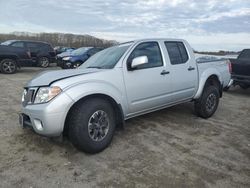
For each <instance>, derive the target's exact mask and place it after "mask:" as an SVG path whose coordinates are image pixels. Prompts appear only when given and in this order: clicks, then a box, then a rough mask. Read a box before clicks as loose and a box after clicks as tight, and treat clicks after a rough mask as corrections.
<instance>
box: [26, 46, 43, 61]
mask: <svg viewBox="0 0 250 188" xmlns="http://www.w3.org/2000/svg"><path fill="white" fill-rule="evenodd" d="M26 48H27V49H28V50H29V51H30V55H31V58H32V59H36V58H37V55H38V53H39V48H40V47H39V44H38V43H36V42H26Z"/></svg>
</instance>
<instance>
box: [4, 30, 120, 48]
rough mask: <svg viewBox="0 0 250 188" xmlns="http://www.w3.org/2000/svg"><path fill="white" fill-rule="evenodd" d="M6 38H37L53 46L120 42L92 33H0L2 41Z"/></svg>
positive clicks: (100, 45)
mask: <svg viewBox="0 0 250 188" xmlns="http://www.w3.org/2000/svg"><path fill="white" fill-rule="evenodd" d="M6 40H35V41H44V42H48V43H50V44H51V45H52V46H54V47H55V46H66V47H75V48H79V47H85V46H86V47H87V46H93V47H104V48H106V47H110V46H113V45H115V44H118V42H116V41H114V40H104V39H99V38H96V37H93V36H91V35H77V34H71V33H29V32H13V33H9V34H0V42H4V41H6Z"/></svg>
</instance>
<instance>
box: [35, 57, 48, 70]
mask: <svg viewBox="0 0 250 188" xmlns="http://www.w3.org/2000/svg"><path fill="white" fill-rule="evenodd" d="M49 64H50V61H49V58H48V57H39V58H38V66H39V67H42V68H47V67H48V66H49Z"/></svg>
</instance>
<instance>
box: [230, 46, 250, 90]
mask: <svg viewBox="0 0 250 188" xmlns="http://www.w3.org/2000/svg"><path fill="white" fill-rule="evenodd" d="M230 61H231V63H232V79H233V84H234V85H239V86H240V87H241V88H242V89H247V88H250V49H244V50H243V51H242V52H241V53H240V54H239V56H238V58H237V59H230Z"/></svg>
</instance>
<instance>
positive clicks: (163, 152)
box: [0, 68, 250, 187]
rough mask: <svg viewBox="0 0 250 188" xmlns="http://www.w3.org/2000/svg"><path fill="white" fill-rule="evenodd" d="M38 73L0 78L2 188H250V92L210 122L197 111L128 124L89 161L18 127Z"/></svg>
mask: <svg viewBox="0 0 250 188" xmlns="http://www.w3.org/2000/svg"><path fill="white" fill-rule="evenodd" d="M52 69H55V68H52ZM40 71H42V69H39V68H27V69H22V70H21V71H19V72H18V73H17V74H15V75H3V74H0V88H1V89H0V187H70V186H71V187H250V90H247V91H243V90H241V89H239V88H233V89H232V90H230V91H229V92H227V93H225V94H224V96H223V98H222V100H221V101H220V105H219V108H218V110H217V112H216V114H215V115H214V116H213V117H212V118H210V119H208V120H204V119H201V118H198V117H196V116H195V115H194V113H193V105H192V104H191V103H187V104H183V105H178V106H175V107H172V108H169V109H165V110H162V111H159V112H155V113H151V114H148V115H144V116H141V117H138V118H135V119H132V120H129V121H127V122H126V127H125V130H123V131H117V132H116V135H115V137H114V139H113V142H112V144H111V145H110V147H109V148H108V149H106V150H105V151H103V152H101V153H99V154H96V155H88V154H85V153H82V152H79V151H77V150H76V149H75V148H74V147H73V146H72V145H71V144H70V142H69V141H67V140H65V141H63V142H59V141H55V140H51V139H48V138H44V137H41V136H38V135H36V134H34V133H33V132H32V131H30V130H23V129H21V128H20V127H19V125H18V113H19V112H20V100H21V93H22V87H23V86H24V84H25V83H26V82H27V81H28V80H29V79H31V78H32V76H34V75H36V74H37V73H38V72H40Z"/></svg>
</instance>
